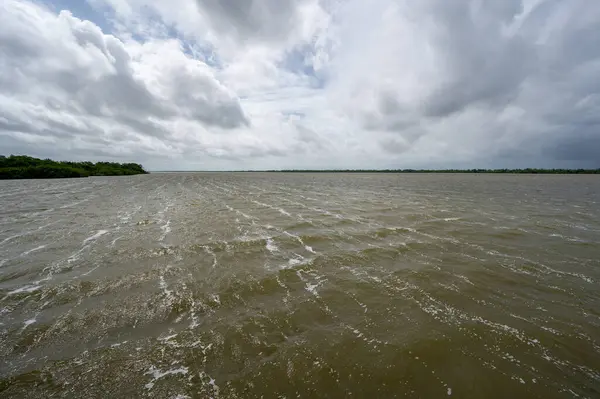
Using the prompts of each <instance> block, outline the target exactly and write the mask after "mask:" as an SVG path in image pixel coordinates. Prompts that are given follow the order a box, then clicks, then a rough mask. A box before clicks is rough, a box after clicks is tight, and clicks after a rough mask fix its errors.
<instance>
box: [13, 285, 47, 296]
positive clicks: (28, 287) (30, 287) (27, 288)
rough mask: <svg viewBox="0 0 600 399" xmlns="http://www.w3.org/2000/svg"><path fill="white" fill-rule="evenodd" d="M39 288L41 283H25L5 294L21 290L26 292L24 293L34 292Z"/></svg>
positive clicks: (19, 292)
mask: <svg viewBox="0 0 600 399" xmlns="http://www.w3.org/2000/svg"><path fill="white" fill-rule="evenodd" d="M40 288H42V286H41V285H26V286H23V287H21V288H17V289H16V290H13V291H10V292H9V293H8V294H6V295H9V296H10V295H15V294H21V293H23V292H26V293H30V292H35V291H37V290H39V289H40Z"/></svg>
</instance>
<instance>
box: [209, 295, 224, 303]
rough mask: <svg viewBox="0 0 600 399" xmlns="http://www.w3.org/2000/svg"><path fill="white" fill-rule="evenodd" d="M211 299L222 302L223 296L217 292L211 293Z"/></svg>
mask: <svg viewBox="0 0 600 399" xmlns="http://www.w3.org/2000/svg"><path fill="white" fill-rule="evenodd" d="M210 299H212V300H213V301H214V302H215V303H218V304H219V305H220V304H221V298H220V297H219V295H217V294H211V295H210Z"/></svg>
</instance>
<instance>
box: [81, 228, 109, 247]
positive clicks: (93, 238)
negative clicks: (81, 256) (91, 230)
mask: <svg viewBox="0 0 600 399" xmlns="http://www.w3.org/2000/svg"><path fill="white" fill-rule="evenodd" d="M106 233H108V230H98V231H97V232H96V234H94V235H91V236H89V237H88V238H86V239H85V240H83V243H84V244H87V243H88V242H90V241H94V240H96V239H98V238H100V237H102V236H103V235H104V234H106Z"/></svg>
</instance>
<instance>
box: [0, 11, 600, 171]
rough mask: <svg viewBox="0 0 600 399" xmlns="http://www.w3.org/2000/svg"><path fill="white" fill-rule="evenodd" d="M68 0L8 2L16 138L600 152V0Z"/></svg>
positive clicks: (281, 156)
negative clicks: (82, 0) (598, 0)
mask: <svg viewBox="0 0 600 399" xmlns="http://www.w3.org/2000/svg"><path fill="white" fill-rule="evenodd" d="M69 1H70V0H69ZM69 1H67V2H65V1H61V3H60V5H59V4H58V3H55V4H52V2H49V3H48V2H45V3H41V2H35V1H31V0H18V1H17V0H5V1H4V2H3V3H2V4H1V5H0V147H1V148H2V151H1V152H2V153H26V154H31V155H37V156H49V157H54V158H61V159H87V158H92V159H107V158H108V159H116V160H128V161H136V162H142V163H144V164H145V165H146V166H147V167H149V168H150V169H263V168H295V167H296V168H308V167H317V168H388V167H391V168H394V167H400V168H403V167H432V168H433V167H435V168H439V167H528V166H536V167H537V166H541V167H600V158H599V157H598V156H597V155H596V154H598V153H600V130H599V129H598V127H599V125H600V82H599V81H598V79H597V76H600V46H599V45H598V44H599V43H598V38H597V36H598V35H597V34H596V32H598V31H600V4H598V5H595V4H593V3H590V2H589V1H586V0H572V1H569V2H564V1H558V0H506V1H491V0H490V1H481V0H460V1H452V2H448V1H443V0H424V1H420V2H414V1H408V0H400V1H394V0H373V1H371V2H365V1H362V0H173V1H171V2H157V1H153V0H87V3H88V4H89V7H87V8H86V9H85V10H88V11H86V12H83V11H81V10H82V8H81V7H78V6H77V4H76V3H75V2H74V0H73V4H72V6H71V7H70V6H69V5H70V2H69ZM65 4H66V6H65ZM63 8H64V9H63ZM90 10H92V11H90ZM77 12H79V14H77Z"/></svg>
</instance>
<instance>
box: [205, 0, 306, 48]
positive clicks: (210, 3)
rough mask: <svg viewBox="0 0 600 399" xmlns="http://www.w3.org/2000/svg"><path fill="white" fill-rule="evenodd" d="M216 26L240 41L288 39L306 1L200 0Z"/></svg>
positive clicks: (219, 30)
mask: <svg viewBox="0 0 600 399" xmlns="http://www.w3.org/2000/svg"><path fill="white" fill-rule="evenodd" d="M196 1H197V3H198V6H199V9H200V12H202V13H205V14H206V16H207V17H208V18H207V19H206V20H207V21H208V23H210V24H211V26H212V28H213V29H215V30H216V31H218V32H221V33H224V34H232V35H233V36H234V37H235V39H237V40H242V41H245V40H269V41H271V40H284V39H285V38H286V37H287V35H288V33H289V32H290V31H291V30H292V29H293V28H294V27H295V26H296V25H297V24H298V23H299V19H300V17H299V15H298V6H299V5H301V4H302V3H306V2H307V1H305V0H196Z"/></svg>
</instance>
